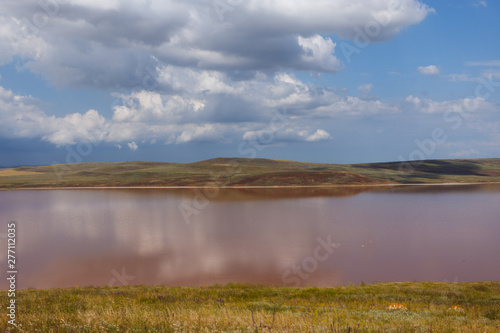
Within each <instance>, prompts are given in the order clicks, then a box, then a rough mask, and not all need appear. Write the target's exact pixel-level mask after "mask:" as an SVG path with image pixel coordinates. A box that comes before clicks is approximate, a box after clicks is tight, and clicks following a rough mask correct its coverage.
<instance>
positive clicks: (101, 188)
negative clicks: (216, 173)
mask: <svg viewBox="0 0 500 333" xmlns="http://www.w3.org/2000/svg"><path fill="white" fill-rule="evenodd" d="M496 184H500V182H472V183H413V184H399V183H394V184H365V185H363V184H352V185H349V184H338V185H337V184H334V185H269V186H67V187H13V188H0V191H20V190H116V189H204V188H219V189H286V188H289V189H296V188H321V189H329V188H339V187H401V186H460V185H465V186H470V185H496Z"/></svg>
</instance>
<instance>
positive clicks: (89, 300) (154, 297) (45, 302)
mask: <svg viewBox="0 0 500 333" xmlns="http://www.w3.org/2000/svg"><path fill="white" fill-rule="evenodd" d="M16 296H17V300H16V303H17V305H18V306H17V311H18V313H17V318H16V322H17V323H18V326H17V327H13V326H11V325H9V324H8V323H7V320H8V317H7V316H5V315H2V316H1V319H0V328H1V329H2V332H74V333H76V332H499V331H500V282H478V283H435V282H408V283H380V284H373V285H361V286H346V287H338V288H285V287H263V286H249V285H239V284H229V285H226V286H212V287H196V288H186V287H147V286H134V287H120V288H109V287H104V288H93V287H90V288H72V289H53V290H22V291H19V292H17V295H16ZM0 300H1V302H0V303H1V307H2V309H5V308H6V306H7V302H8V298H7V292H5V291H2V292H0ZM393 303H397V304H401V305H402V306H404V307H405V308H406V309H398V308H399V307H400V306H397V305H396V306H395V305H392V307H395V308H396V309H394V310H389V307H391V304H393ZM454 306H458V307H455V308H453V307H454ZM2 313H5V311H2Z"/></svg>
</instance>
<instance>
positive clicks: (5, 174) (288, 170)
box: [0, 158, 500, 189]
mask: <svg viewBox="0 0 500 333" xmlns="http://www.w3.org/2000/svg"><path fill="white" fill-rule="evenodd" d="M483 182H500V159H498V158H496V159H457V160H425V161H414V162H405V163H401V162H389V163H367V164H324V163H306V162H294V161H283V160H272V159H257V158H256V159H247V158H214V159H210V160H205V161H200V162H194V163H165V162H141V161H134V162H116V163H104V162H103V163H80V164H60V165H50V166H36V167H18V168H14V169H3V170H0V188H3V189H9V188H37V187H104V186H113V187H114V186H117V187H121V186H206V185H210V186H232V187H243V186H335V185H378V184H380V185H383V184H425V183H483Z"/></svg>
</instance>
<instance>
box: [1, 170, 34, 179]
mask: <svg viewBox="0 0 500 333" xmlns="http://www.w3.org/2000/svg"><path fill="white" fill-rule="evenodd" d="M39 174H41V173H40V172H33V171H19V170H16V169H3V170H0V177H11V176H28V175H39Z"/></svg>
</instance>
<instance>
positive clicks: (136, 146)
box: [127, 141, 139, 150]
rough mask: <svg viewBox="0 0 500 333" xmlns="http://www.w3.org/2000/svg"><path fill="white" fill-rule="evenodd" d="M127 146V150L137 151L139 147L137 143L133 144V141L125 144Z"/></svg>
mask: <svg viewBox="0 0 500 333" xmlns="http://www.w3.org/2000/svg"><path fill="white" fill-rule="evenodd" d="M127 146H128V148H129V149H130V150H137V149H139V146H138V145H137V143H135V141H132V142H129V143H127Z"/></svg>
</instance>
